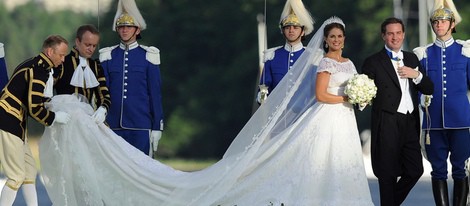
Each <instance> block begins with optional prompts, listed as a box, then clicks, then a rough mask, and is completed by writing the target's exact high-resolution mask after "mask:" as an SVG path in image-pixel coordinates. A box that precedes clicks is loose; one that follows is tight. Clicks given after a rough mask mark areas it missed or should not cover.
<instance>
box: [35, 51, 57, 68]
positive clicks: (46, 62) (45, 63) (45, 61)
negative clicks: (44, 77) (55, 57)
mask: <svg viewBox="0 0 470 206" xmlns="http://www.w3.org/2000/svg"><path fill="white" fill-rule="evenodd" d="M39 58H40V60H39V61H38V64H37V65H38V66H41V67H43V68H45V69H46V70H49V69H51V68H52V67H54V63H53V62H52V60H51V59H49V57H47V55H46V54H44V53H42V52H41V53H40V54H39Z"/></svg>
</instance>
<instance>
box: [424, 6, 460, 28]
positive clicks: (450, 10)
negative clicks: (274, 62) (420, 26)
mask: <svg viewBox="0 0 470 206" xmlns="http://www.w3.org/2000/svg"><path fill="white" fill-rule="evenodd" d="M436 20H449V21H451V22H455V24H456V25H457V24H458V23H460V22H461V21H462V17H460V14H459V12H458V11H457V8H456V7H455V4H454V2H453V1H452V0H435V1H434V5H433V7H432V10H431V11H430V14H429V21H430V22H431V24H432V22H433V21H436Z"/></svg>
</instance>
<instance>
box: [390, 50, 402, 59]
mask: <svg viewBox="0 0 470 206" xmlns="http://www.w3.org/2000/svg"><path fill="white" fill-rule="evenodd" d="M392 59H393V60H396V61H400V60H403V52H402V51H401V50H400V51H399V52H394V51H392Z"/></svg>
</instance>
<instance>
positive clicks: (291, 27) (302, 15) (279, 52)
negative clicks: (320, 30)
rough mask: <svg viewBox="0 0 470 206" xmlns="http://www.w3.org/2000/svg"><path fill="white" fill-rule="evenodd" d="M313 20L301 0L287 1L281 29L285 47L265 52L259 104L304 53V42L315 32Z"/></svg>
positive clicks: (280, 24)
mask: <svg viewBox="0 0 470 206" xmlns="http://www.w3.org/2000/svg"><path fill="white" fill-rule="evenodd" d="M313 23H314V21H313V19H312V17H311V16H310V13H309V12H308V11H307V9H305V6H304V4H303V3H302V1H301V0H287V2H286V4H285V5H284V9H283V11H282V14H281V19H280V22H279V27H280V29H281V33H282V35H283V36H284V38H285V39H286V43H285V44H284V46H278V47H274V48H270V49H268V50H266V51H265V52H264V68H263V71H262V73H261V75H260V76H261V78H260V85H259V92H258V96H257V101H258V103H260V104H261V103H263V102H264V101H265V100H266V98H267V96H268V94H269V93H270V92H271V91H272V90H273V89H274V88H275V87H276V86H277V84H278V83H279V82H280V81H281V79H282V78H283V77H284V76H285V75H286V73H287V72H288V71H289V69H291V68H292V66H293V65H294V63H295V61H297V59H298V58H299V57H300V55H301V54H302V53H303V52H304V50H305V48H304V45H303V44H302V40H303V39H304V38H305V36H306V35H309V34H310V33H311V32H312V31H313Z"/></svg>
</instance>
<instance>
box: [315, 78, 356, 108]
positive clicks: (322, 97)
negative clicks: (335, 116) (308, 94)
mask: <svg viewBox="0 0 470 206" xmlns="http://www.w3.org/2000/svg"><path fill="white" fill-rule="evenodd" d="M330 75H331V74H330V73H329V72H327V71H323V72H319V73H318V74H317V81H316V86H315V92H316V94H317V100H318V101H319V102H323V103H329V104H337V103H343V102H347V101H348V97H347V96H339V95H334V94H330V93H328V91H327V88H328V83H329V81H330Z"/></svg>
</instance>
